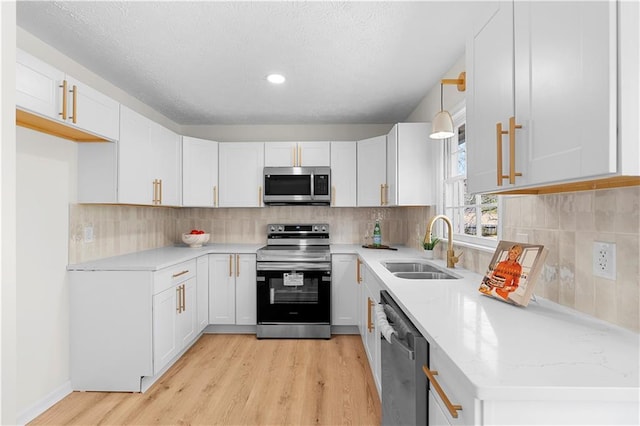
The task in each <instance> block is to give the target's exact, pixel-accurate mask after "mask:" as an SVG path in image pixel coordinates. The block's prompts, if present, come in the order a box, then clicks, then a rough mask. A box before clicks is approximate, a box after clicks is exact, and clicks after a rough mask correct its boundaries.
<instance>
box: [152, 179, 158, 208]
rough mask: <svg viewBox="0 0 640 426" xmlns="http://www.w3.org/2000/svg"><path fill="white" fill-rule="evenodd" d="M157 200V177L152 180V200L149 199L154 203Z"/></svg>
mask: <svg viewBox="0 0 640 426" xmlns="http://www.w3.org/2000/svg"><path fill="white" fill-rule="evenodd" d="M157 202H158V179H154V180H153V200H151V204H156V203H157Z"/></svg>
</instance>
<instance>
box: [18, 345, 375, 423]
mask: <svg viewBox="0 0 640 426" xmlns="http://www.w3.org/2000/svg"><path fill="white" fill-rule="evenodd" d="M380 419H381V409H380V400H379V399H378V395H377V391H376V388H375V383H374V381H373V377H372V375H371V372H370V370H369V364H368V361H367V356H366V354H365V352H364V348H363V346H362V341H361V340H360V336H354V335H338V336H333V337H332V338H331V340H271V339H267V340H258V339H256V337H255V335H228V334H227V335H225V334H215V335H214V334H205V335H203V336H202V337H201V338H200V339H199V340H198V341H197V342H196V343H195V344H194V345H193V346H192V347H191V349H189V351H188V352H187V353H186V354H185V355H184V356H183V357H182V358H181V359H180V360H178V362H176V363H175V364H174V365H173V366H172V367H171V369H170V370H169V371H167V372H166V373H165V374H164V376H162V377H161V378H160V380H158V381H157V382H156V383H155V384H154V385H153V386H152V387H151V388H150V389H149V390H148V391H147V392H145V393H143V394H139V393H114V392H111V393H109V392H73V393H72V394H71V395H69V396H67V397H66V398H64V399H63V400H62V401H60V402H59V403H57V404H56V405H54V406H53V407H51V408H50V409H49V410H47V411H46V412H45V413H43V414H42V415H41V416H39V417H38V418H36V419H35V420H34V421H33V422H31V423H30V425H189V424H192V425H379V424H380Z"/></svg>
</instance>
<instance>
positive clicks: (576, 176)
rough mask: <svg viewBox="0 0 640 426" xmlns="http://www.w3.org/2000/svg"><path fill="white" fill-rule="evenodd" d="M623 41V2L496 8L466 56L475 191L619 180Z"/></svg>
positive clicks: (471, 185) (502, 5) (520, 3)
mask: <svg viewBox="0 0 640 426" xmlns="http://www.w3.org/2000/svg"><path fill="white" fill-rule="evenodd" d="M616 34H617V22H616V3H615V2H535V1H528V2H525V1H516V2H499V3H498V6H497V10H496V12H495V14H493V16H492V17H491V19H490V20H489V22H488V23H487V24H486V25H484V26H483V27H482V28H481V29H480V30H479V31H478V32H476V33H475V34H474V35H473V37H472V38H471V40H470V42H469V43H470V44H469V46H468V49H467V54H468V57H467V64H468V65H467V67H468V70H467V71H468V72H467V77H468V86H467V134H468V139H469V144H468V156H469V157H468V175H467V176H468V185H469V191H470V192H472V193H476V192H488V191H504V190H510V189H516V188H523V187H525V188H526V187H535V186H541V185H548V184H554V183H562V182H569V181H575V180H584V179H589V178H593V177H598V176H607V175H609V174H612V173H616V172H618V170H617V160H618V155H619V152H618V148H617V144H618V142H617V133H616V119H617V115H616V111H617V108H616V102H617V93H616V84H617V83H616V80H617V78H616V68H617V59H616V58H617V53H616V37H617V35H616ZM636 50H637V49H636ZM636 55H637V53H636ZM636 79H637V76H636ZM500 160H502V161H500Z"/></svg>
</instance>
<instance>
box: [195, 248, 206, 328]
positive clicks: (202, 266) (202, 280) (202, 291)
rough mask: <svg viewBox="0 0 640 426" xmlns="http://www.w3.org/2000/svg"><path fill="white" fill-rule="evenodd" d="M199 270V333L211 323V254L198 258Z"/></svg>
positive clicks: (197, 284) (197, 265) (197, 297)
mask: <svg viewBox="0 0 640 426" xmlns="http://www.w3.org/2000/svg"><path fill="white" fill-rule="evenodd" d="M196 268H197V271H198V275H197V280H198V281H197V283H196V289H197V290H196V293H198V294H197V296H196V300H197V301H198V307H197V312H198V313H197V315H198V320H197V333H200V332H201V331H202V330H204V329H205V327H206V326H207V325H209V256H200V257H199V258H197V259H196Z"/></svg>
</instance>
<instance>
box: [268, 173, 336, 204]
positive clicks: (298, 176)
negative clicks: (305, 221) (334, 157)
mask: <svg viewBox="0 0 640 426" xmlns="http://www.w3.org/2000/svg"><path fill="white" fill-rule="evenodd" d="M263 188H264V190H263V194H262V195H263V201H264V203H265V204H272V205H274V204H275V205H288V204H312V205H329V204H330V203H331V169H330V168H329V167H265V168H264V186H263Z"/></svg>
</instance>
